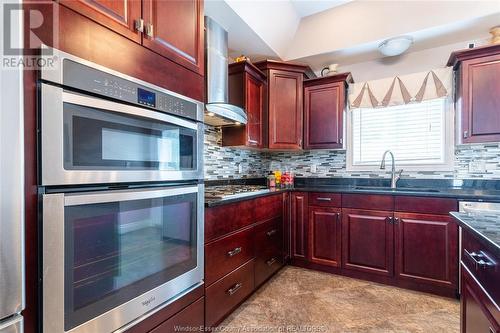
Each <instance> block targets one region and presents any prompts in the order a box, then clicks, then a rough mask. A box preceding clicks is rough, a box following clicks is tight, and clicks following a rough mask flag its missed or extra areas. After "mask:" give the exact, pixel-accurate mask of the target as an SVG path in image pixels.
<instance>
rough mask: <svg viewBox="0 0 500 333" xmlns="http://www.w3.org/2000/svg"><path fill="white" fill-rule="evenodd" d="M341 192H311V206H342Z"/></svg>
mask: <svg viewBox="0 0 500 333" xmlns="http://www.w3.org/2000/svg"><path fill="white" fill-rule="evenodd" d="M340 198H341V195H340V193H309V204H310V205H311V206H324V207H340V206H341V199H340Z"/></svg>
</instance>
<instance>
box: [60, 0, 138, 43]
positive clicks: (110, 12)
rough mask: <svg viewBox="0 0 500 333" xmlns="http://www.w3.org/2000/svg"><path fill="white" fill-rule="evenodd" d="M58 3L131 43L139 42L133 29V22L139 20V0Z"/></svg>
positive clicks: (91, 0) (96, 0)
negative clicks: (127, 39)
mask: <svg viewBox="0 0 500 333" xmlns="http://www.w3.org/2000/svg"><path fill="white" fill-rule="evenodd" d="M59 3H61V4H62V5H64V6H66V7H68V8H71V9H73V10H74V11H75V12H78V13H79V14H82V15H84V16H87V17H88V18H90V19H92V20H94V21H95V22H97V23H99V24H101V25H103V26H105V27H107V28H109V29H111V30H113V31H115V32H117V33H119V34H121V35H123V36H125V37H127V38H130V39H132V40H133V41H136V42H138V43H140V42H141V33H140V32H139V31H137V30H135V29H134V20H139V19H140V18H141V1H140V0H114V1H113V0H59Z"/></svg>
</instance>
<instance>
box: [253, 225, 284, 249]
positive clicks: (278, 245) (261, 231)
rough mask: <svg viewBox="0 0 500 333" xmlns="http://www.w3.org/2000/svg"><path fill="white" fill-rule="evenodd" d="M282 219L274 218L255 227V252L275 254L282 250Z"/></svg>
mask: <svg viewBox="0 0 500 333" xmlns="http://www.w3.org/2000/svg"><path fill="white" fill-rule="evenodd" d="M282 222H283V220H282V218H281V217H278V218H274V219H272V220H269V221H267V222H264V223H261V224H258V225H257V226H256V227H255V252H256V255H259V254H261V253H264V252H269V251H271V252H276V251H281V250H282V249H283V226H282Z"/></svg>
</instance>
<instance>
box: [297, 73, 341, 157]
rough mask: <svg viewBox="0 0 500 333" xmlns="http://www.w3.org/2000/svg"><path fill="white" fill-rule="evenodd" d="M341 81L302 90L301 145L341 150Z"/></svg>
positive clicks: (309, 147) (311, 147) (307, 147)
mask: <svg viewBox="0 0 500 333" xmlns="http://www.w3.org/2000/svg"><path fill="white" fill-rule="evenodd" d="M344 95H345V89H344V82H343V81H342V82H336V83H330V84H322V85H318V86H311V87H306V88H304V105H305V108H304V116H305V128H304V140H305V142H304V146H305V148H306V149H314V148H342V141H343V118H344V104H345V96H344Z"/></svg>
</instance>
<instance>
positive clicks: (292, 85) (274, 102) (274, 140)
mask: <svg viewBox="0 0 500 333" xmlns="http://www.w3.org/2000/svg"><path fill="white" fill-rule="evenodd" d="M302 81H303V74H302V73H296V72H287V71H279V70H269V78H268V84H269V148H270V149H273V148H274V149H300V148H301V147H302V121H303V106H302V95H303V92H302Z"/></svg>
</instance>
